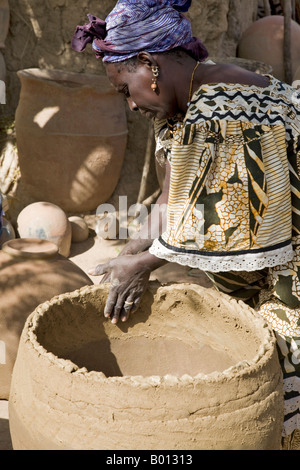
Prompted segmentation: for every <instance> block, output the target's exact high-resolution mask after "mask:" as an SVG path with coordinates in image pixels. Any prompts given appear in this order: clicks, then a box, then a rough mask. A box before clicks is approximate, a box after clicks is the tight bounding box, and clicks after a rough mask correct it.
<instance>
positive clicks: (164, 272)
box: [0, 234, 211, 450]
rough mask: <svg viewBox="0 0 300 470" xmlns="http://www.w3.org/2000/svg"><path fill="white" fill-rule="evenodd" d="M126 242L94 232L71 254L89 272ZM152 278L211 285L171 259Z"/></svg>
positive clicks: (1, 411) (2, 444)
mask: <svg viewBox="0 0 300 470" xmlns="http://www.w3.org/2000/svg"><path fill="white" fill-rule="evenodd" d="M123 246H124V241H122V240H121V241H120V240H103V239H102V238H99V237H98V236H96V235H94V234H93V235H92V236H90V237H89V238H88V239H87V240H86V241H84V242H81V243H73V244H72V246H71V252H70V256H69V258H70V259H71V260H72V261H73V262H74V263H75V264H77V265H78V266H79V267H80V268H81V269H82V270H83V271H85V272H86V273H87V274H88V270H89V269H90V268H92V267H94V266H96V265H97V264H101V263H105V262H106V261H108V260H109V259H111V258H115V257H116V256H118V254H119V253H120V251H121V250H122V248H123ZM89 277H90V278H91V279H92V281H93V282H94V284H98V283H99V282H100V280H101V277H96V276H89ZM150 279H151V280H158V281H159V282H160V283H162V284H165V283H181V282H192V283H194V284H200V285H202V286H204V287H210V286H211V284H210V281H209V279H208V278H207V277H206V275H205V274H204V273H202V272H200V271H198V270H194V269H190V268H188V267H184V266H180V265H177V264H173V263H168V264H166V265H165V266H163V267H161V268H159V269H157V270H156V271H154V272H153V273H152V275H151V278H150ZM0 450H12V444H11V438H10V433H9V415H8V402H7V401H5V400H0Z"/></svg>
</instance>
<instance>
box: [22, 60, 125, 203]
mask: <svg viewBox="0 0 300 470" xmlns="http://www.w3.org/2000/svg"><path fill="white" fill-rule="evenodd" d="M18 76H19V79H20V81H21V93H20V100H19V104H18V108H17V111H16V122H15V125H16V138H17V148H18V154H19V163H20V170H21V177H22V184H23V186H24V188H25V189H26V191H27V193H28V194H29V195H30V196H32V197H33V198H34V199H35V200H37V201H40V200H44V201H48V202H52V203H54V204H56V205H58V206H59V207H61V208H62V209H63V210H65V211H69V212H81V211H89V210H94V209H95V208H97V207H98V205H99V204H102V203H104V202H106V201H107V199H108V198H109V197H110V196H111V195H112V193H113V191H114V189H115V187H116V185H117V183H118V180H119V177H120V172H121V168H122V163H123V159H124V154H125V148H126V142H127V132H128V131H127V121H126V110H125V103H124V100H123V98H122V97H121V96H120V95H119V94H118V93H117V92H116V91H115V90H114V88H113V87H112V86H111V84H110V83H109V81H108V79H107V77H106V76H99V75H87V74H84V73H71V72H64V71H61V70H42V69H36V68H33V69H26V70H21V71H19V72H18Z"/></svg>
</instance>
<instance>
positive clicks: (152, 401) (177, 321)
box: [9, 284, 283, 450]
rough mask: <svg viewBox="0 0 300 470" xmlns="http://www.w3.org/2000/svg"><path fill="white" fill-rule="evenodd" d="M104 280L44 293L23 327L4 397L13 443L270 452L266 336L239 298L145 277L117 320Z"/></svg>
mask: <svg viewBox="0 0 300 470" xmlns="http://www.w3.org/2000/svg"><path fill="white" fill-rule="evenodd" d="M107 293H108V286H107V285H105V284H104V285H103V284H102V285H99V286H92V287H86V288H83V289H80V290H79V291H74V292H73V293H70V294H63V295H60V296H57V297H55V298H54V299H52V300H51V301H50V302H47V303H44V304H42V305H40V306H39V307H37V309H36V310H35V311H34V312H33V313H32V314H31V315H30V317H29V318H28V320H27V322H26V325H25V327H24V330H23V333H22V338H21V340H20V347H19V351H18V357H17V360H16V364H15V368H14V372H13V380H12V387H11V394H10V398H9V415H10V433H11V437H12V442H13V447H14V449H15V450H21V449H22V450H23V449H24V450H25V449H28V450H29V449H30V450H50V449H51V450H58V449H66V450H75V449H77V450H98V449H100V450H101V449H102V450H115V449H118V450H130V449H136V450H141V449H147V450H158V449H161V450H164V449H166V450H178V449H182V450H186V449H187V450H214V449H215V450H218V449H226V450H227V449H234V450H240V449H252V450H269V449H279V448H280V442H281V432H282V424H283V392H282V387H283V385H282V374H281V369H280V365H279V361H278V356H277V350H276V343H275V339H274V335H273V334H272V331H271V330H270V329H269V327H268V326H267V325H266V323H265V322H264V320H263V319H262V318H261V317H259V316H258V315H257V314H256V313H254V312H253V311H252V310H251V309H250V308H248V307H246V305H245V304H242V303H238V302H236V301H234V300H231V299H230V298H229V297H228V296H225V295H224V294H218V295H217V294H216V291H215V290H212V289H205V288H204V287H201V286H198V285H190V284H174V285H170V286H163V287H157V285H156V284H151V285H150V288H149V290H148V291H147V292H146V293H145V295H144V297H143V300H142V302H141V305H140V308H139V310H138V311H137V312H136V313H134V314H133V315H132V316H131V317H130V319H129V320H128V323H127V322H126V323H124V324H121V325H117V326H116V325H113V324H112V323H111V322H110V321H109V320H105V319H104V316H103V310H104V305H105V301H106V298H107Z"/></svg>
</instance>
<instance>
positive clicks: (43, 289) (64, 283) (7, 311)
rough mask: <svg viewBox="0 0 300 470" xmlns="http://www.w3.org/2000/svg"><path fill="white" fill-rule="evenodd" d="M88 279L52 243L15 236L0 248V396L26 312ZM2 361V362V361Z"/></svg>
mask: <svg viewBox="0 0 300 470" xmlns="http://www.w3.org/2000/svg"><path fill="white" fill-rule="evenodd" d="M91 284H92V281H91V280H90V278H89V277H88V276H87V275H86V274H85V273H84V272H83V271H82V270H81V269H80V268H79V267H78V266H76V265H75V264H74V263H73V262H72V261H70V260H68V259H67V258H64V257H63V256H61V255H59V254H58V248H57V246H56V245H55V244H54V243H51V242H48V241H45V240H39V239H37V240H33V239H20V238H19V239H15V240H10V241H8V242H6V243H5V244H4V245H3V246H2V251H0V298H1V302H0V341H1V344H2V345H3V344H4V345H5V358H6V359H5V361H0V398H1V399H7V398H8V396H9V390H10V382H11V374H12V370H13V366H14V362H15V359H16V355H17V349H18V344H19V338H20V335H21V332H22V329H23V327H24V324H25V321H26V319H27V317H28V315H29V314H30V313H31V312H32V311H33V310H34V309H35V308H36V307H37V306H38V305H39V304H40V303H42V302H45V301H46V300H50V299H51V298H52V297H54V296H55V295H57V294H62V293H64V292H69V291H73V290H75V289H78V288H80V287H83V286H85V285H91ZM2 362H5V363H2Z"/></svg>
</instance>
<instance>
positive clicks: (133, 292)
mask: <svg viewBox="0 0 300 470" xmlns="http://www.w3.org/2000/svg"><path fill="white" fill-rule="evenodd" d="M165 263H166V261H164V260H160V259H159V258H156V257H155V256H153V255H150V253H148V252H143V253H138V254H136V255H123V256H120V257H118V258H114V259H112V260H110V261H108V263H105V264H99V265H98V266H96V267H95V268H94V269H92V270H90V271H89V274H91V275H93V276H101V275H103V274H110V283H111V284H110V290H109V294H108V298H107V301H106V305H105V309H104V316H105V317H106V318H110V319H111V321H112V323H117V322H118V321H119V319H120V320H121V321H122V322H124V321H126V320H127V319H128V318H129V315H130V313H132V312H134V311H135V310H136V309H137V308H138V306H139V304H140V302H141V298H142V295H143V293H144V292H145V290H146V288H147V285H148V282H149V277H150V274H151V271H152V270H153V269H156V268H158V267H159V266H162V265H163V264H165Z"/></svg>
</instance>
